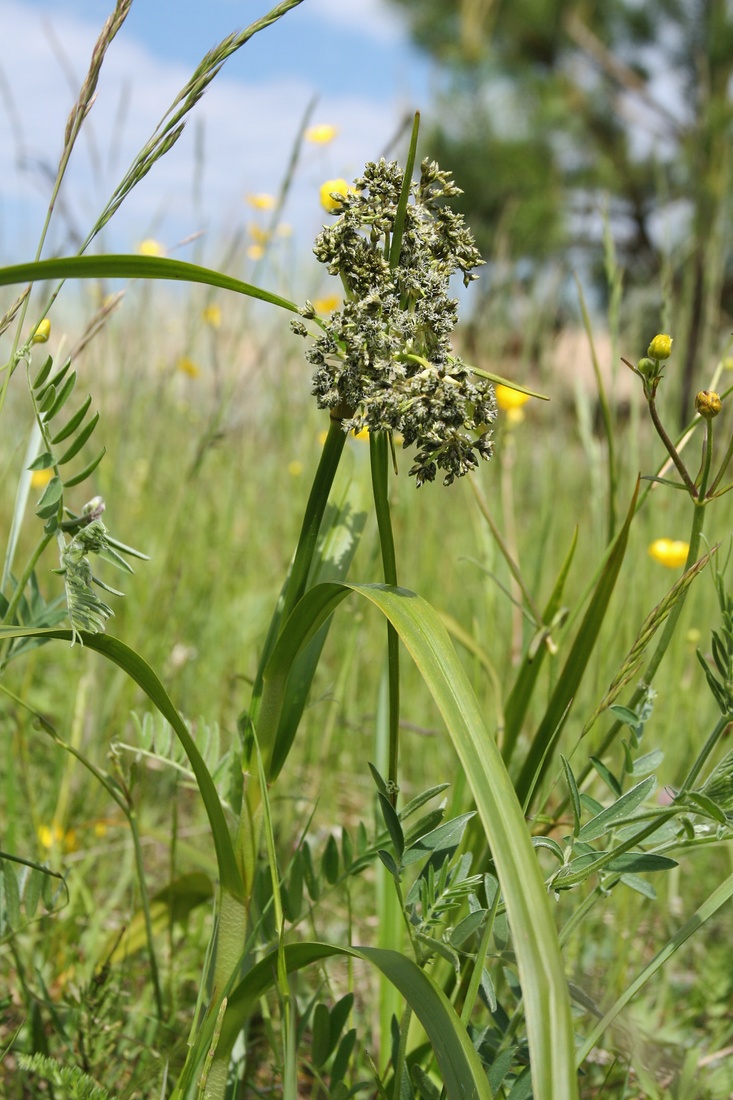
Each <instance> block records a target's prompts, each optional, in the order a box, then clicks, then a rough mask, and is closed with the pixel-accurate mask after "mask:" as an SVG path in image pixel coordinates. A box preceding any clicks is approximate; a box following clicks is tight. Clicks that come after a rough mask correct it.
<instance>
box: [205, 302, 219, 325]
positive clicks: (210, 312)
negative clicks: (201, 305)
mask: <svg viewBox="0 0 733 1100" xmlns="http://www.w3.org/2000/svg"><path fill="white" fill-rule="evenodd" d="M201 316H202V317H203V319H204V321H205V322H206V324H207V325H209V327H210V328H221V309H220V308H219V306H207V307H206V309H205V310H204V311H203V313H202V314H201Z"/></svg>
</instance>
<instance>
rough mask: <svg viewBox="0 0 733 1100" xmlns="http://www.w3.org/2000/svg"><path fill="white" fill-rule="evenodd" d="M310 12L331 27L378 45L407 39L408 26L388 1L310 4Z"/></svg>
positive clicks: (309, 0)
mask: <svg viewBox="0 0 733 1100" xmlns="http://www.w3.org/2000/svg"><path fill="white" fill-rule="evenodd" d="M307 5H308V12H309V14H311V15H315V16H317V17H318V18H319V19H322V20H323V21H324V22H327V23H328V24H329V26H332V27H344V28H346V29H347V30H352V31H358V32H359V33H360V34H365V35H367V36H369V37H370V38H374V39H375V40H376V41H379V42H396V41H399V40H400V39H402V38H404V37H405V22H404V19H402V18H401V17H400V15H399V14H398V12H397V11H396V9H395V8H394V7H393V6H392V5H390V4H388V3H386V0H307Z"/></svg>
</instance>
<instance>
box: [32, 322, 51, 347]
mask: <svg viewBox="0 0 733 1100" xmlns="http://www.w3.org/2000/svg"><path fill="white" fill-rule="evenodd" d="M50 335H51V322H50V321H49V319H48V317H44V318H43V320H42V321H39V322H38V326H37V328H36V331H35V332H34V333H33V336H32V337H31V343H32V344H45V343H46V342H47V341H48V338H49V336H50Z"/></svg>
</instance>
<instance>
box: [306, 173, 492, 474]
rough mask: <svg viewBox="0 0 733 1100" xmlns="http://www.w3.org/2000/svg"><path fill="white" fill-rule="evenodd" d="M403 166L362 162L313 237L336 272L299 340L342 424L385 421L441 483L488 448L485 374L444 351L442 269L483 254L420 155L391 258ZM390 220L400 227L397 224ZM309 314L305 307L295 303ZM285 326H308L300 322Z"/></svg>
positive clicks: (450, 187)
mask: <svg viewBox="0 0 733 1100" xmlns="http://www.w3.org/2000/svg"><path fill="white" fill-rule="evenodd" d="M402 184H403V171H402V169H401V168H400V167H399V165H398V164H397V163H396V162H391V163H389V164H388V163H386V162H385V161H384V160H380V161H379V163H378V164H375V163H369V164H367V165H366V168H365V170H364V175H363V176H362V177H361V178H359V179H357V180H355V182H354V190H353V191H352V192H349V194H347V195H346V196H345V197H344V198H343V201H342V203H341V205H340V207H337V209H336V211H335V213H336V214H337V220H336V222H335V224H334V225H333V226H331V227H327V228H324V229H323V231H322V232H321V233H320V234H319V236H318V237H317V239H316V243H315V247H314V252H315V255H316V257H317V258H318V259H319V260H320V261H321V263H324V264H326V265H327V266H328V270H329V272H330V273H331V274H332V275H339V276H340V277H341V280H342V282H343V284H344V287H345V290H346V301H345V302H344V304H343V306H342V308H341V309H340V310H338V311H337V312H335V313H334V314H332V316H331V317H329V318H328V320H326V321H324V322H323V332H322V333H321V334H320V335H319V336H318V338H317V339H316V342H315V344H314V345H313V346H312V347H311V348H309V350H308V351H307V352H306V358H307V359H308V361H309V362H310V363H312V364H313V365H314V366H315V368H316V369H315V373H314V376H313V393H314V395H315V396H316V398H317V400H318V404H319V406H320V407H321V408H328V409H336V410H338V415H340V416H342V417H343V426H344V430H345V431H352V430H354V431H360V430H361V429H362V428H364V427H366V428H368V429H369V431H370V432H376V431H385V430H386V431H392V432H398V433H400V434H401V435H402V436H403V439H404V445H405V446H409V445H410V444H412V443H414V444H416V446H417V454H416V457H415V463H414V465H413V467H412V469H411V470H410V473H411V474H413V475H414V476H415V480H416V483H417V484H418V485H421V484H422V483H423V482H424V481H432V480H433V479H434V478H435V474H436V471H437V469H438V468H440V469H441V470H443V471H444V472H445V477H444V483H445V484H446V485H448V484H450V483H451V482H452V481H453V479H454V478H456V477H461V476H462V475H463V474H466V473H468V471H469V470H471V469H473V468H475V467H476V466H477V465H478V459H479V458H485V459H488V458H490V456H491V453H492V445H491V437H490V431H489V427H488V426H489V425H490V424H491V422H492V421H493V420H494V418H495V416H496V403H495V398H494V391H493V387H492V386H491V384H490V383H489V382H488V381H487V380H485V379H483V378H481V377H478V376H477V375H475V374H474V373H473V372H472V371H471V368H470V367H468V366H467V365H466V364H464V363H463V362H462V361H461V360H460V359H459V358H458V357H457V356H455V355H453V354H452V352H451V344H450V334H451V332H452V330H453V328H454V326H455V324H456V320H457V302H456V300H455V299H454V298H451V297H450V295H449V292H448V291H449V279H450V277H451V275H453V273H454V272H456V271H459V270H460V271H462V272H463V281H464V283H465V284H466V285H468V283H469V282H470V281H471V280H472V279H474V278H476V276H475V275H474V274H471V269H472V268H474V267H477V266H478V265H479V264H481V263H482V262H483V261H482V260H481V257H480V255H479V253H478V251H477V249H476V246H475V244H474V241H473V237H472V236H471V233H470V232H469V230H468V229H467V228H466V227H465V225H464V223H463V218H462V217H461V216H460V215H459V214H456V213H454V212H453V211H452V210H451V209H450V208H449V207H448V206H446V205H445V200H446V199H449V198H451V197H452V196H454V195H457V194H460V190H459V188H457V187H456V186H455V184H454V183H453V182H452V180H451V179H450V178H449V177H448V175H447V174H446V173H445V172H441V171H440V169H439V168H438V166H437V164H435V163H434V162H430V161H427V160H426V161H424V162H423V164H422V166H421V176H420V181H419V182H418V183H413V184H412V188H411V195H412V199H413V200H414V201H411V202H409V203H408V205H407V209H406V211H405V221H404V228H403V235H402V241H401V249H400V255H399V260H398V262H396V263H394V262H392V263H390V248H391V245H392V239H393V234H394V232H395V223H396V218H397V211H398V203H399V198H400V192H401V188H402ZM398 232H399V230H398ZM301 312H302V314H303V316H304V317H306V318H312V317H313V316H314V312H313V310H312V308H310V307H306V309H305V310H302V311H301ZM293 327H294V330H295V331H296V332H297V333H299V334H301V335H307V330H306V328H305V326H304V325H303V324H302V322H295V323H294V326H293Z"/></svg>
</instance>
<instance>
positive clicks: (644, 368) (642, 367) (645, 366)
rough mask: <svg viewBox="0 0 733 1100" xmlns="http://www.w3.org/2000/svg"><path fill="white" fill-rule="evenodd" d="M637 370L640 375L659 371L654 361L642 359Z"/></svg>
mask: <svg viewBox="0 0 733 1100" xmlns="http://www.w3.org/2000/svg"><path fill="white" fill-rule="evenodd" d="M636 369H637V370H638V372H639V374H645V375H646V374H651V373H652V371H655V370H656V369H657V364H656V363H655V362H654V360H653V359H640V360H639V362H638V363H637V364H636Z"/></svg>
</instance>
